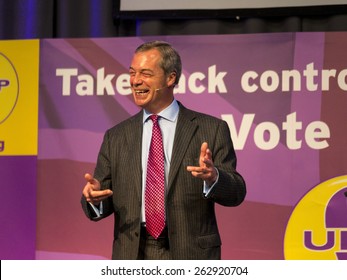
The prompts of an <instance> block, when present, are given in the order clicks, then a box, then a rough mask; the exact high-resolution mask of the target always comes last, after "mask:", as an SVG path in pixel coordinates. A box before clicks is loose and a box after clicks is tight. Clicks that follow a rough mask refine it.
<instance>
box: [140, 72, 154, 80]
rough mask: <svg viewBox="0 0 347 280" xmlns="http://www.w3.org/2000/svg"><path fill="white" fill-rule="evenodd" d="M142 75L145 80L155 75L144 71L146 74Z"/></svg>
mask: <svg viewBox="0 0 347 280" xmlns="http://www.w3.org/2000/svg"><path fill="white" fill-rule="evenodd" d="M141 75H142V76H143V77H145V78H150V77H152V76H153V73H152V72H147V71H144V72H141Z"/></svg>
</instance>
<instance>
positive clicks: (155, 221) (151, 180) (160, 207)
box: [145, 115, 165, 239]
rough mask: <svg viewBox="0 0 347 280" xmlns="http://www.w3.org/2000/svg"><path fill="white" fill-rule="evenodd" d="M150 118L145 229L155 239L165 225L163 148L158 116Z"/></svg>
mask: <svg viewBox="0 0 347 280" xmlns="http://www.w3.org/2000/svg"><path fill="white" fill-rule="evenodd" d="M150 118H151V120H152V122H153V130H152V140H151V145H150V148H149V154H148V163H147V178H146V190H145V214H146V228H147V231H148V233H149V234H150V235H152V236H153V237H154V238H155V239H157V238H158V236H159V235H160V234H161V232H162V231H163V229H164V227H165V198H164V197H165V182H164V180H165V179H164V176H165V175H164V150H163V138H162V135H161V131H160V127H159V124H158V118H159V116H157V115H151V116H150Z"/></svg>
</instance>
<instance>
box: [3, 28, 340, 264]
mask: <svg viewBox="0 0 347 280" xmlns="http://www.w3.org/2000/svg"><path fill="white" fill-rule="evenodd" d="M155 39H159V40H165V41H168V42H170V43H171V44H173V46H174V47H176V48H177V50H178V51H179V52H180V54H181V57H182V61H183V74H182V78H181V81H180V84H179V85H178V86H177V88H176V95H175V96H176V98H177V100H179V101H180V102H182V103H183V104H184V105H185V106H187V107H189V108H191V109H194V110H197V111H201V112H204V113H208V114H211V115H214V116H216V117H218V118H221V119H223V120H225V121H226V122H227V123H228V125H229V128H230V131H231V135H232V139H233V142H234V146H235V149H236V153H237V156H238V170H239V171H240V173H241V174H242V175H243V176H244V178H245V180H246V183H247V190H248V193H247V198H246V201H245V202H244V203H243V204H242V205H241V206H239V207H235V208H226V207H221V206H217V214H218V222H219V225H220V232H221V236H222V243H223V244H222V258H223V259H347V257H346V254H347V203H346V196H345V193H346V192H347V175H346V174H347V132H346V119H347V110H346V108H347V56H346V54H345V52H346V49H347V34H346V33H285V34H284V33H283V34H256V35H211V36H173V37H146V38H139V37H137V38H105V39H47V40H41V44H40V49H41V52H40V87H39V141H38V143H39V150H38V167H37V169H38V178H37V180H38V183H37V186H38V188H37V198H36V199H37V233H36V234H37V240H36V250H37V251H36V258H37V259H103V258H104V259H108V258H110V257H111V248H112V237H113V218H112V217H109V218H107V219H105V220H102V221H99V222H97V223H95V222H91V221H89V220H88V219H87V218H86V217H85V216H84V214H83V212H82V210H81V206H80V198H81V192H82V188H83V186H84V185H85V181H84V178H83V176H84V173H86V172H93V170H94V167H95V162H96V158H97V154H98V150H99V147H100V144H101V141H102V138H103V134H104V132H105V130H106V129H108V128H110V127H111V126H113V125H115V124H117V123H119V122H120V121H122V120H124V119H126V118H128V117H129V116H131V115H133V114H135V113H136V112H138V111H139V108H137V107H136V106H135V105H134V104H133V101H132V96H131V90H130V88H129V75H128V68H129V64H130V61H131V57H132V54H133V52H134V50H135V48H136V47H137V46H138V45H140V44H142V43H143V42H145V41H149V40H155ZM0 78H1V77H0ZM0 94H1V93H0ZM129 168H131V166H129ZM115 195H116V194H115ZM129 195H131V194H129Z"/></svg>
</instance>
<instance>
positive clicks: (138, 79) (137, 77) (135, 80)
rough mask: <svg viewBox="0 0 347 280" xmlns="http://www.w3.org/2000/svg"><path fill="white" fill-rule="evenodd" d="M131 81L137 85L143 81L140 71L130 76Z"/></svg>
mask: <svg viewBox="0 0 347 280" xmlns="http://www.w3.org/2000/svg"><path fill="white" fill-rule="evenodd" d="M131 81H132V84H133V85H134V86H139V85H141V84H142V82H143V81H142V78H141V75H140V73H136V74H134V75H133V76H132V77H131Z"/></svg>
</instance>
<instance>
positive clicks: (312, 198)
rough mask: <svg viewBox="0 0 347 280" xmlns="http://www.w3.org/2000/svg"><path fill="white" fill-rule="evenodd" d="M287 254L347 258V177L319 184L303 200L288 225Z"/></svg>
mask: <svg viewBox="0 0 347 280" xmlns="http://www.w3.org/2000/svg"><path fill="white" fill-rule="evenodd" d="M284 254H285V259H321V260H324V259H335V260H336V259H337V260H347V176H340V177H336V178H333V179H330V180H328V181H326V182H323V183H321V184H319V185H318V186H316V187H315V188H313V189H312V190H311V191H310V192H308V193H307V194H306V195H305V196H304V197H303V198H302V199H301V200H300V202H299V203H298V204H297V206H296V207H295V209H294V211H293V213H292V215H291V217H290V219H289V222H288V225H287V229H286V234H285V239H284Z"/></svg>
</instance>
